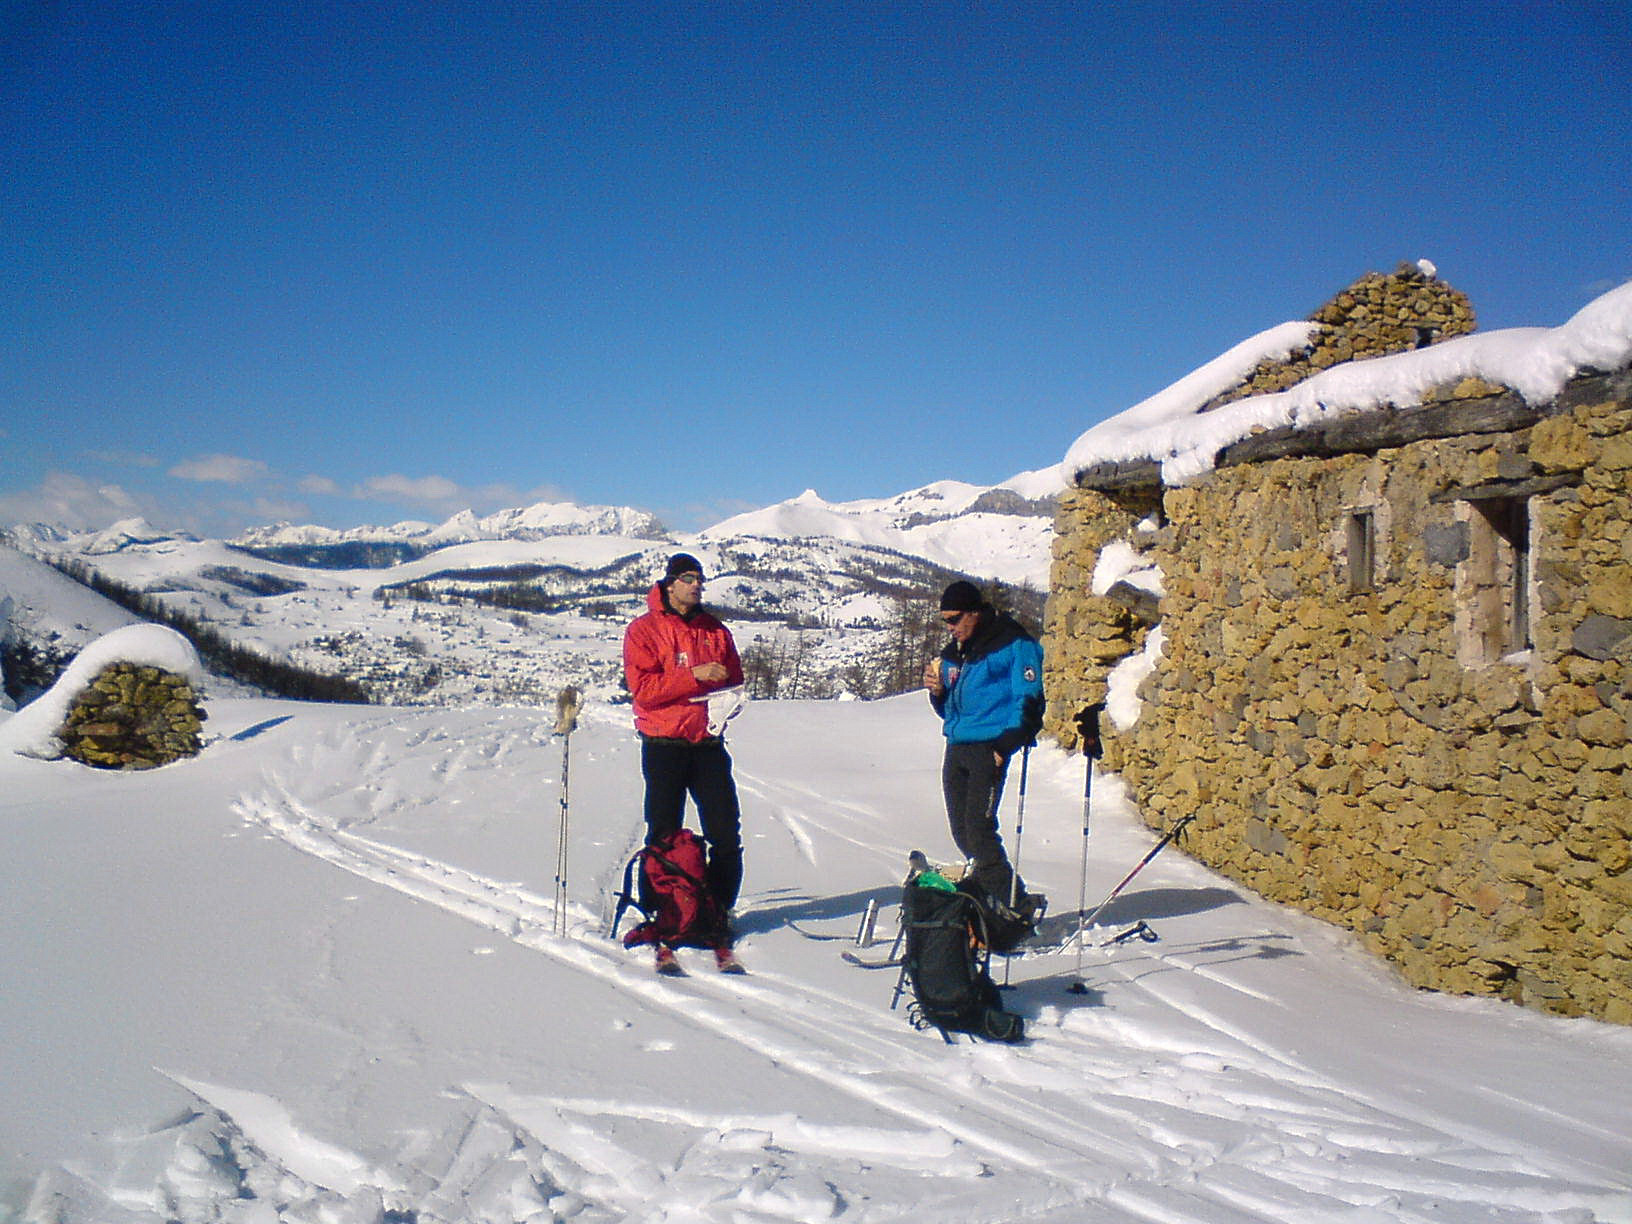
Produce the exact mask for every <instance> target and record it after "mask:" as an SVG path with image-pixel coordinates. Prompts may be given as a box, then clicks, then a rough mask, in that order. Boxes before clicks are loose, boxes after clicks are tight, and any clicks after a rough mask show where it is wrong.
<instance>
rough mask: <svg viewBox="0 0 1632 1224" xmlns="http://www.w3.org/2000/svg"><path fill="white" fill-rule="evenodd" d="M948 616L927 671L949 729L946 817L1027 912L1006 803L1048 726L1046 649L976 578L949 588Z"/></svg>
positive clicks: (983, 871)
mask: <svg viewBox="0 0 1632 1224" xmlns="http://www.w3.org/2000/svg"><path fill="white" fill-rule="evenodd" d="M941 619H942V620H943V621H944V622H946V627H947V630H948V632H950V633H951V635H952V638H951V640H950V641H949V642H947V644H946V649H944V650H943V651H941V657H940V658H939V659H936V660H935V661H933V662H931V663H930V664H929V666H928V667H926V668H925V669H924V687H925V688H926V689H928V690H929V702H930V705H932V706H933V707H934V708H935V713H937V714H939V715H940V716H941V719H942V722H943V726H942V730H943V732H944V733H945V735H946V755H945V757H944V758H943V760H942V763H941V790H942V792H943V793H944V794H945V796H946V818H947V823H948V824H950V826H951V829H952V840H953V841H954V842H955V843H957V847H958V849H959V850H961V851H962V852H963V854H964V857H965V858H967V859H968V860H969V862H970V864H971V870H972V874H973V875H974V878H975V880H976V882H977V883H979V884H980V886H981V887H982V888H984V889H985V890H986V892H987V893H988V894H989V895H990V896H991V897H993V898H994V899H995V900H997V901H999V902H1001V903H1002V904H1004V905H1007V904H1008V903H1009V901H1010V898H1011V896H1012V897H1014V898H1017V899H1018V900H1019V904H1018V905H1017V906H1016V909H1017V910H1018V911H1019V912H1020V913H1021V915H1025V914H1028V913H1030V912H1031V911H1032V909H1033V908H1034V904H1033V903H1032V899H1031V898H1030V897H1028V896H1027V895H1026V890H1025V885H1024V884H1023V883H1022V882H1021V881H1020V879H1019V878H1018V877H1017V876H1016V874H1015V871H1014V868H1013V867H1012V866H1010V864H1009V858H1008V855H1007V854H1005V853H1004V850H1003V838H1002V835H1001V834H1000V833H999V831H998V826H997V807H998V804H999V802H1000V801H1001V800H1002V797H1003V778H1004V775H1005V774H1006V773H1007V772H1008V767H1009V758H1010V757H1011V756H1012V755H1014V753H1015V751H1016V750H1017V749H1019V748H1022V747H1025V746H1027V745H1030V744H1032V743H1035V742H1036V739H1037V732H1038V730H1039V729H1040V728H1041V727H1042V725H1043V648H1042V647H1041V646H1039V645H1038V644H1037V639H1036V638H1034V637H1032V636H1031V634H1029V633H1027V632H1026V631H1025V629H1023V628H1022V627H1021V626H1020V624H1019V623H1018V622H1017V621H1016V620H1015V619H1014V618H1013V617H1011V616H1009V615H1007V614H1006V613H999V612H998V611H997V610H996V609H994V608H993V607H992V605H991V604H989V603H987V602H986V600H985V599H983V598H981V594H980V590H979V588H977V587H976V586H975V585H974V584H973V583H971V582H964V581H962V580H960V581H957V582H954V583H953V584H952V585H951V586H949V587H947V588H946V592H945V593H944V594H943V595H942V596H941ZM1011 890H1012V891H1011Z"/></svg>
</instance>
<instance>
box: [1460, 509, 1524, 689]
mask: <svg viewBox="0 0 1632 1224" xmlns="http://www.w3.org/2000/svg"><path fill="white" fill-rule="evenodd" d="M1472 505H1473V508H1474V510H1475V511H1476V513H1475V514H1474V515H1473V516H1472V517H1471V519H1470V525H1471V526H1472V527H1473V539H1472V540H1470V545H1471V548H1470V556H1469V561H1470V562H1471V563H1472V564H1473V565H1474V566H1475V570H1474V573H1473V574H1472V578H1473V581H1474V586H1473V595H1474V614H1475V629H1476V632H1478V634H1479V635H1480V638H1481V640H1482V645H1483V647H1484V652H1483V653H1484V655H1485V657H1486V658H1487V659H1492V660H1494V659H1499V658H1502V657H1503V656H1505V655H1510V654H1515V653H1518V652H1520V651H1524V650H1529V649H1530V646H1531V594H1530V502H1529V499H1528V498H1523V497H1492V498H1481V499H1479V500H1477V501H1474V502H1473V503H1472Z"/></svg>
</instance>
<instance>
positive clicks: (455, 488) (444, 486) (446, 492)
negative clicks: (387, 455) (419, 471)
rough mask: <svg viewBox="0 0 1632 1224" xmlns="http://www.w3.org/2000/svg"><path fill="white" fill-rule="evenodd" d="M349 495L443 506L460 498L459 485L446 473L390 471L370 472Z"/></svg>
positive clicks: (376, 499)
mask: <svg viewBox="0 0 1632 1224" xmlns="http://www.w3.org/2000/svg"><path fill="white" fill-rule="evenodd" d="M352 496H353V497H358V498H362V499H363V500H365V501H405V502H419V503H423V504H425V505H432V506H445V505H448V504H449V503H452V502H456V501H459V500H460V497H461V492H460V487H459V485H458V484H457V483H455V482H454V481H451V480H449V479H448V478H447V477H446V476H403V475H400V474H398V473H395V472H393V473H390V474H388V475H385V476H370V477H369V478H368V479H367V480H365V481H363V483H362V484H360V485H358V486H357V488H356V489H355V490H354V491H353V493H352Z"/></svg>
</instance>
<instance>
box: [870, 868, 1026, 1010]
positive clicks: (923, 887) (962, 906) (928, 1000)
mask: <svg viewBox="0 0 1632 1224" xmlns="http://www.w3.org/2000/svg"><path fill="white" fill-rule="evenodd" d="M901 907H902V920H903V921H904V922H905V923H906V933H907V941H906V942H907V954H906V959H905V961H904V962H903V968H904V970H905V973H906V977H907V981H908V982H909V983H911V985H912V995H913V1000H914V1001H913V1004H912V1006H911V1007H910V1008H909V1009H908V1012H907V1015H908V1016H909V1017H910V1018H911V1020H912V1022H913V1025H914V1026H915V1027H917V1028H937V1029H940V1030H941V1034H942V1036H946V1035H947V1034H949V1033H952V1032H960V1033H972V1034H974V1035H975V1036H977V1037H986V1038H989V1039H991V1040H992V1041H1010V1042H1013V1041H1019V1040H1021V1039H1022V1038H1023V1037H1024V1036H1025V1029H1026V1026H1025V1021H1024V1019H1022V1018H1021V1017H1020V1016H1017V1015H1015V1014H1014V1013H1013V1012H1008V1011H1004V1010H1003V1003H1002V999H1001V996H999V994H998V992H997V986H996V984H995V983H994V982H993V981H992V977H991V974H990V973H989V972H988V971H987V962H988V961H989V959H990V942H989V940H988V938H987V932H986V918H985V910H984V908H983V907H982V906H981V904H980V903H979V901H977V900H976V899H975V898H974V897H972V896H971V895H969V894H968V893H967V892H961V891H955V890H954V891H948V890H947V889H946V888H944V887H935V886H933V885H928V884H920V883H918V882H916V881H915V880H914V881H909V882H908V883H907V884H906V886H905V887H904V888H903V889H902V892H901Z"/></svg>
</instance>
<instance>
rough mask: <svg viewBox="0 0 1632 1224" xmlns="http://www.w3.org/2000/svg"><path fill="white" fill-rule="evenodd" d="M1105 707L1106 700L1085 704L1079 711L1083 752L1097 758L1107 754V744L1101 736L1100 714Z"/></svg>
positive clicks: (1079, 729) (1078, 721)
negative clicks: (1102, 740) (1101, 739)
mask: <svg viewBox="0 0 1632 1224" xmlns="http://www.w3.org/2000/svg"><path fill="white" fill-rule="evenodd" d="M1104 709H1105V704H1104V702H1096V703H1095V704H1093V705H1086V706H1083V707H1082V709H1081V710H1079V711H1078V712H1077V718H1076V723H1077V735H1078V736H1079V737H1080V738H1081V740H1082V753H1083V755H1084V756H1088V757H1093V758H1094V759H1095V760H1098V759H1099V758H1100V757H1101V756H1103V755H1104V754H1105V745H1104V744H1103V743H1102V742H1101V741H1100V738H1099V716H1100V713H1101V712H1102V711H1103V710H1104Z"/></svg>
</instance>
